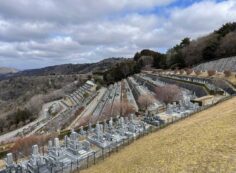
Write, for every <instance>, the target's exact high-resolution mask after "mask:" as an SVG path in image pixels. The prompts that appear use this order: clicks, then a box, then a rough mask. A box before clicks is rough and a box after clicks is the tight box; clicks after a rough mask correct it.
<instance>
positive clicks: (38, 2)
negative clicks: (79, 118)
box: [0, 0, 236, 70]
mask: <svg viewBox="0 0 236 173" xmlns="http://www.w3.org/2000/svg"><path fill="white" fill-rule="evenodd" d="M233 21H236V0H35V1H34V0H17V1H16V0H1V1H0V66H5V67H13V68H17V69H20V70H22V69H33V68H40V67H45V66H51V65H56V64H65V63H74V64H76V63H92V62H97V61H100V60H102V59H105V58H109V57H127V58H131V57H133V55H134V54H135V53H136V52H138V51H141V50H142V49H152V50H155V51H159V52H165V51H166V50H168V49H169V48H171V47H173V46H174V45H175V44H177V43H179V42H180V41H181V40H182V39H183V38H185V37H190V38H191V39H196V38H198V37H201V36H203V35H205V34H208V33H210V32H212V31H214V30H216V29H217V28H219V27H220V26H222V25H223V24H224V23H226V22H233Z"/></svg>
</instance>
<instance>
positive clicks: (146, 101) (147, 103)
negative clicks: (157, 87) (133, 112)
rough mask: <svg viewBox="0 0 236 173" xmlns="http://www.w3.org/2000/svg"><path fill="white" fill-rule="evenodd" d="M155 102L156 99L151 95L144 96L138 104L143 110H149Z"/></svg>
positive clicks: (140, 97)
mask: <svg viewBox="0 0 236 173" xmlns="http://www.w3.org/2000/svg"><path fill="white" fill-rule="evenodd" d="M153 102H154V97H153V96H152V95H151V94H143V95H141V96H139V98H138V103H139V106H140V107H141V109H147V108H148V107H149V106H150V105H151V104H152V103H153Z"/></svg>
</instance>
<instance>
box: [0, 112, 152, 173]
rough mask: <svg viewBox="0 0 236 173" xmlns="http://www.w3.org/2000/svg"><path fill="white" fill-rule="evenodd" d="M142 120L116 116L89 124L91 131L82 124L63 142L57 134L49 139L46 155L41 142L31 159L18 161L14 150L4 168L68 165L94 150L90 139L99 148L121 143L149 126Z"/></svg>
mask: <svg viewBox="0 0 236 173" xmlns="http://www.w3.org/2000/svg"><path fill="white" fill-rule="evenodd" d="M148 127H149V126H148V125H147V124H146V123H144V122H143V121H140V120H137V119H135V117H134V115H132V116H131V117H130V118H123V117H119V118H117V121H116V122H113V120H112V119H111V120H110V121H109V123H108V124H107V123H105V124H104V125H102V124H99V123H97V124H96V127H95V128H92V127H91V125H90V126H89V129H88V131H84V130H83V128H81V130H80V133H79V134H78V133H77V132H75V131H73V130H72V131H71V134H70V136H65V138H64V142H63V144H62V145H60V142H59V139H58V138H55V139H54V140H53V141H52V140H50V141H49V142H48V152H47V154H46V155H41V154H40V153H39V148H38V145H34V146H32V154H31V155H30V157H29V159H28V160H25V161H22V162H20V163H18V164H16V163H15V162H14V161H13V155H12V153H8V154H7V157H6V159H5V160H6V169H4V170H3V171H4V172H16V171H18V172H22V173H23V172H32V173H34V172H45V173H46V172H56V171H58V170H61V168H62V167H64V168H68V167H70V164H71V163H78V162H81V161H82V160H84V159H86V158H87V157H88V156H91V155H93V154H94V152H95V151H94V150H93V149H92V147H91V143H92V144H95V145H97V146H98V147H99V148H106V147H111V146H112V145H113V146H115V145H118V144H119V142H121V141H122V140H124V139H127V138H129V137H131V136H132V137H135V136H136V135H138V134H140V133H142V132H144V131H145V130H147V129H148ZM80 136H87V140H78V139H79V137H80Z"/></svg>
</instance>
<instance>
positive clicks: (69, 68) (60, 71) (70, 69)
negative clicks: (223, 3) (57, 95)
mask: <svg viewBox="0 0 236 173" xmlns="http://www.w3.org/2000/svg"><path fill="white" fill-rule="evenodd" d="M123 61H127V59H125V58H108V59H104V60H102V61H99V62H97V63H87V64H63V65H55V66H49V67H44V68H39V69H30V70H23V71H17V70H16V69H11V68H5V67H4V68H0V79H6V78H10V77H17V76H47V75H69V74H78V73H80V74H85V73H91V72H94V71H106V70H108V69H109V68H111V67H112V66H114V65H115V64H117V63H120V62H123Z"/></svg>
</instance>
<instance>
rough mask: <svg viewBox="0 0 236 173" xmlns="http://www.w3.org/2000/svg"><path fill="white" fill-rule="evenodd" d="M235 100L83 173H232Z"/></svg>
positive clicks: (235, 139)
mask: <svg viewBox="0 0 236 173" xmlns="http://www.w3.org/2000/svg"><path fill="white" fill-rule="evenodd" d="M235 103H236V97H235V98H233V99H231V100H228V101H226V102H224V103H221V104H219V105H217V106H216V107H213V108H210V109H208V110H206V111H204V112H201V113H198V114H196V115H194V116H192V117H190V118H188V119H186V120H184V121H181V122H179V123H176V124H174V125H172V126H169V127H167V128H165V129H163V130H161V131H159V132H156V133H153V134H150V135H148V136H146V137H144V138H142V139H140V140H138V141H136V142H134V143H133V144H131V145H130V146H127V147H126V148H125V149H123V150H121V151H120V152H119V153H117V154H113V155H112V156H111V157H109V158H107V159H106V160H105V161H104V162H100V163H99V164H98V165H95V166H92V167H91V168H89V169H87V170H84V171H82V172H83V173H87V172H88V173H107V172H112V173H132V172H135V173H139V172H140V173H144V172H145V173H146V172H158V173H161V172H163V173H164V172H165V173H166V172H181V173H184V172H224V173H226V172H235V171H236V106H235Z"/></svg>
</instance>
